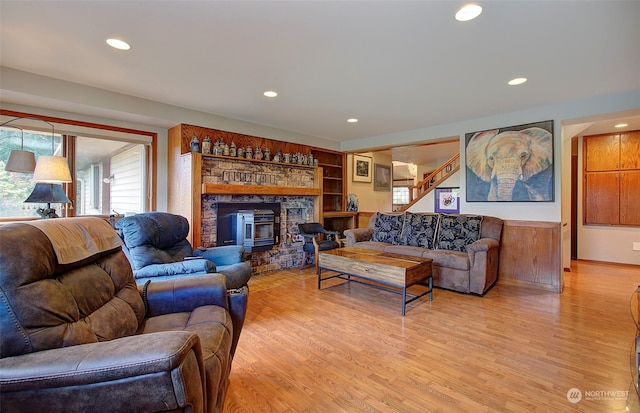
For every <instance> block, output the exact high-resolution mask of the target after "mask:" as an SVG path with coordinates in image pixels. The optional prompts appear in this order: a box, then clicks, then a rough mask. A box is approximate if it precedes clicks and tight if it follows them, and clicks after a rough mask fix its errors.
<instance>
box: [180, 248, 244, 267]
mask: <svg viewBox="0 0 640 413" xmlns="http://www.w3.org/2000/svg"><path fill="white" fill-rule="evenodd" d="M193 255H195V256H196V257H202V258H205V259H207V260H209V261H212V262H213V263H215V264H216V265H231V264H236V263H238V262H242V261H244V247H243V246H242V245H223V246H220V247H212V248H203V247H198V248H197V249H195V250H194V251H193Z"/></svg>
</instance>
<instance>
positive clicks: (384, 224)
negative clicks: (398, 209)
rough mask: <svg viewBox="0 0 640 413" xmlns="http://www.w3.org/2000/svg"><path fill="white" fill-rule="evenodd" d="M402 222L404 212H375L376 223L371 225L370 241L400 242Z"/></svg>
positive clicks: (396, 243)
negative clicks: (399, 213) (398, 213)
mask: <svg viewBox="0 0 640 413" xmlns="http://www.w3.org/2000/svg"><path fill="white" fill-rule="evenodd" d="M403 222H404V214H401V215H397V214H394V215H392V214H381V213H380V212H376V223H375V225H374V227H373V236H372V237H371V241H377V242H386V243H388V244H395V245H398V244H400V234H401V233H402V224H403Z"/></svg>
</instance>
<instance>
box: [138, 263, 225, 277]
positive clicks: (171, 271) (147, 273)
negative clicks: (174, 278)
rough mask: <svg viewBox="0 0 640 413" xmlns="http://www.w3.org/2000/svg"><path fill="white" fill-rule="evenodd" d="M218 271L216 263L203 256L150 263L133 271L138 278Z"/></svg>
mask: <svg viewBox="0 0 640 413" xmlns="http://www.w3.org/2000/svg"><path fill="white" fill-rule="evenodd" d="M213 272H216V265H215V264H214V263H213V262H211V261H209V260H205V259H202V258H197V259H186V260H184V261H177V262H170V263H166V264H150V265H147V266H145V267H142V268H140V269H138V270H134V271H133V275H134V276H135V277H136V278H151V277H159V276H164V275H183V274H203V273H213Z"/></svg>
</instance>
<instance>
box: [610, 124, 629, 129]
mask: <svg viewBox="0 0 640 413" xmlns="http://www.w3.org/2000/svg"><path fill="white" fill-rule="evenodd" d="M627 126H629V124H628V123H618V124H617V125H613V127H614V128H626V127H627Z"/></svg>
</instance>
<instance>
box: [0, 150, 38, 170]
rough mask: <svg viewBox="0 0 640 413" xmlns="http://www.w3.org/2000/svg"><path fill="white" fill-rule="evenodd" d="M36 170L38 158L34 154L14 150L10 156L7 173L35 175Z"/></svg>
mask: <svg viewBox="0 0 640 413" xmlns="http://www.w3.org/2000/svg"><path fill="white" fill-rule="evenodd" d="M35 168H36V156H35V155H34V153H33V152H29V151H22V150H17V149H14V150H12V151H11V153H10V154H9V160H8V161H7V164H6V165H5V167H4V170H5V171H9V172H23V173H25V172H26V173H33V170H34V169H35Z"/></svg>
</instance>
